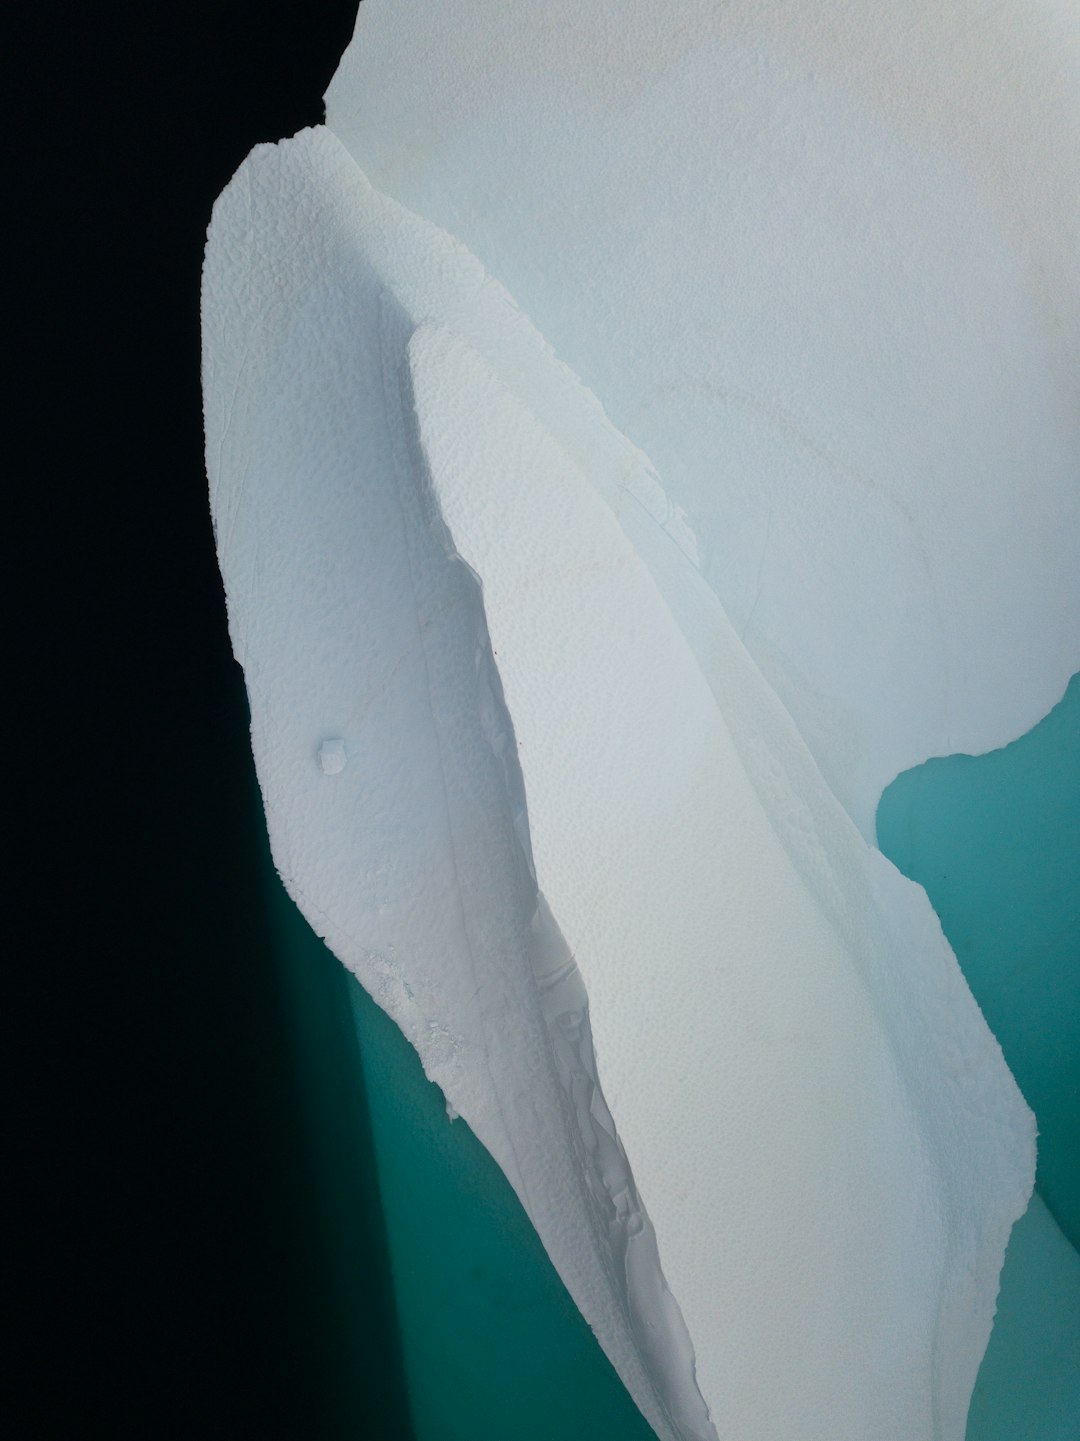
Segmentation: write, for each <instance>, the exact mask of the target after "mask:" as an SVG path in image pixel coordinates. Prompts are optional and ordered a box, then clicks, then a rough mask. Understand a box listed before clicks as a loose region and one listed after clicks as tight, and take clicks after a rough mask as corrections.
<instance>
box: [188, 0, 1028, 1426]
mask: <svg viewBox="0 0 1080 1441" xmlns="http://www.w3.org/2000/svg"><path fill="white" fill-rule="evenodd" d="M365 8H366V6H365ZM373 8H375V9H377V8H378V7H377V6H375V7H373ZM468 8H469V7H467V6H463V5H460V4H458V5H456V6H449V7H447V9H448V11H452V12H454V13H458V12H461V13H464V11H466V10H467V9H468ZM435 13H436V14H437V13H438V12H437V11H436V12H435ZM501 13H502V12H501V11H499V12H492V14H493V16H497V15H501ZM501 26H502V22H501V20H495V21H493V28H494V31H495V32H496V33H498V32H499V31H500V30H501ZM401 107H403V109H401V110H399V115H400V116H402V117H403V114H404V110H407V108H408V102H407V100H402V102H401ZM421 113H422V112H418V114H421ZM402 124H405V120H404V118H402ZM414 138H415V137H414ZM418 143H419V142H418ZM667 214H668V218H669V220H670V221H671V222H672V223H675V222H676V221H677V220H678V218H679V216H678V212H677V210H676V209H674V208H672V209H670V210H669V211H668V212H667ZM203 307H204V311H203V323H204V388H205V396H206V426H207V464H208V471H209V475H210V485H211V503H212V508H213V514H214V523H215V530H216V535H217V540H218V547H219V556H220V562H221V568H222V574H223V577H224V579H225V584H226V591H227V595H228V603H229V616H230V628H231V633H232V638H233V644H234V647H235V650H236V653H237V656H238V658H239V659H240V660H241V662H242V663H243V665H244V669H245V675H246V679H247V684H248V690H249V696H250V701H251V712H252V744H253V749H254V753H255V759H256V764H257V768H258V773H259V779H260V784H261V786H262V789H263V795H264V800H265V804H266V811H267V820H268V826H269V830H270V836H271V843H272V846H273V852H274V859H275V863H276V864H277V866H278V868H279V870H280V872H281V874H282V876H283V878H284V880H285V883H286V885H287V886H288V888H289V890H290V892H291V894H292V895H293V897H294V898H295V899H296V901H297V903H298V904H299V905H300V907H301V909H302V910H303V911H304V913H305V915H306V916H307V917H308V919H309V920H310V921H311V923H312V924H313V925H314V927H315V928H316V930H318V931H319V933H320V934H322V935H324V936H325V937H326V939H327V941H328V943H329V944H330V946H331V947H332V949H333V950H334V951H335V952H336V954H337V955H338V956H339V957H340V958H341V959H342V960H343V961H344V962H345V964H346V965H348V966H349V967H350V968H351V969H352V970H353V971H354V972H355V973H356V974H357V976H358V977H359V978H360V980H361V981H362V983H363V984H364V985H365V986H366V987H367V988H368V989H369V990H370V991H371V993H372V994H373V995H374V996H375V997H376V999H377V1000H379V1002H380V1003H381V1004H382V1005H383V1006H384V1007H385V1008H386V1009H387V1011H388V1012H389V1013H390V1014H391V1015H392V1016H393V1017H394V1019H395V1020H396V1021H397V1023H398V1024H399V1025H400V1026H401V1027H402V1029H403V1031H404V1032H405V1034H406V1035H407V1036H408V1037H409V1039H410V1040H411V1041H412V1043H413V1044H414V1045H415V1046H416V1048H417V1050H418V1051H419V1053H420V1055H421V1058H422V1060H423V1063H424V1066H425V1069H426V1071H427V1073H428V1075H429V1076H431V1077H432V1078H433V1079H434V1080H435V1081H437V1082H438V1084H439V1085H440V1086H441V1087H442V1089H443V1091H444V1093H445V1095H446V1098H447V1103H448V1109H449V1110H451V1111H452V1112H454V1113H457V1114H459V1115H461V1116H462V1117H463V1118H464V1119H465V1120H466V1121H467V1122H468V1123H469V1125H470V1126H471V1127H472V1128H473V1130H474V1131H475V1132H476V1133H477V1135H478V1136H479V1137H480V1138H481V1140H482V1141H483V1142H484V1143H485V1145H486V1146H487V1147H488V1148H489V1150H490V1151H491V1152H492V1154H493V1155H494V1156H495V1158H496V1159H497V1160H498V1162H499V1164H500V1165H501V1166H502V1168H503V1170H504V1171H505V1172H506V1174H507V1176H508V1177H509V1179H510V1181H511V1182H512V1184H513V1185H514V1187H515V1189H516V1190H517V1193H518V1195H519V1196H520V1198H521V1200H522V1202H523V1204H524V1206H525V1207H526V1209H527V1211H528V1213H529V1215H530V1217H531V1218H532V1220H533V1223H534V1224H535V1225H536V1227H537V1230H538V1232H539V1234H540V1236H541V1238H542V1239H543V1242H544V1244H545V1246H546V1248H547V1250H548V1252H549V1254H550V1255H551V1257H552V1260H553V1262H554V1263H555V1265H556V1266H557V1268H558V1269H559V1272H560V1274H561V1275H562V1277H563V1279H564V1281H565V1283H566V1285H567V1287H568V1289H569V1290H570V1292H571V1294H572V1295H573V1297H574V1299H575V1301H576V1303H577V1304H578V1306H579V1307H580V1309H581V1310H582V1312H583V1313H584V1315H585V1316H586V1318H587V1319H588V1320H589V1322H590V1324H591V1325H592V1326H593V1328H594V1330H595V1331H596V1333H597V1335H598V1337H599V1339H600V1341H601V1343H602V1344H603V1346H604V1347H605V1349H606V1351H607V1353H608V1355H609V1356H610V1357H611V1359H612V1361H613V1363H614V1364H615V1366H616V1367H617V1368H618V1370H619V1373H620V1375H621V1376H622V1377H623V1379H624V1381H625V1383H626V1385H627V1387H628V1389H629V1390H630V1392H631V1394H632V1395H633V1396H634V1398H635V1400H636V1401H637V1403H638V1405H639V1406H640V1407H641V1409H642V1411H643V1413H644V1414H645V1416H646V1417H647V1418H648V1420H649V1421H650V1423H651V1424H652V1425H653V1427H654V1429H655V1430H656V1432H657V1434H658V1436H660V1437H661V1438H664V1441H675V1438H682V1441H705V1438H711V1437H713V1436H714V1435H716V1434H719V1435H720V1436H721V1437H724V1438H727V1437H738V1438H739V1441H781V1438H783V1441H790V1438H791V1437H792V1436H798V1437H799V1438H800V1441H819V1438H820V1441H826V1438H827V1441H866V1438H867V1437H868V1436H873V1437H874V1438H875V1441H913V1438H919V1441H922V1438H925V1441H960V1438H961V1437H962V1435H963V1428H964V1418H965V1414H966V1408H967V1402H968V1397H969V1396H970V1392H971V1387H972V1384H973V1381H974V1376H975V1370H976V1368H977V1365H978V1362H979V1359H980V1357H981V1355H982V1351H983V1349H984V1347H985V1344H986V1339H987V1336H988V1334H989V1328H990V1322H991V1318H992V1313H993V1305H994V1297H995V1294H996V1288H997V1276H998V1271H999V1269H1000V1264H1001V1258H1002V1254H1003V1250H1004V1246H1005V1241H1006V1239H1007V1236H1008V1232H1009V1228H1010V1226H1011V1224H1012V1222H1013V1220H1014V1219H1015V1218H1016V1217H1017V1216H1018V1215H1019V1214H1020V1212H1021V1211H1022V1210H1023V1208H1024V1206H1025V1204H1026V1201H1027V1197H1028V1195H1029V1193H1030V1189H1031V1181H1032V1171H1033V1127H1032V1118H1031V1116H1030V1113H1029V1112H1028V1111H1027V1108H1026V1107H1025V1106H1024V1104H1023V1101H1022V1100H1021V1098H1020V1097H1019V1094H1018V1092H1017V1091H1016V1088H1015V1085H1014V1084H1013V1082H1012V1079H1011V1077H1010V1076H1009V1074H1008V1071H1007V1069H1006V1067H1005V1065H1004V1062H1003V1060H1002V1058H1001V1054H1000V1050H999V1048H998V1047H997V1045H996V1043H995V1042H994V1040H993V1038H992V1037H991V1036H990V1034H989V1032H988V1031H987V1029H986V1027H985V1024H984V1022H983V1020H982V1018H981V1016H980V1014H979V1012H978V1009H977V1007H976V1006H975V1003H974V1001H973V1000H972V998H971V996H970V994H969V992H968V991H967V988H966V986H965V984H964V982H963V979H962V977H961V975H960V972H959V970H958V968H957V966H956V963H955V960H954V959H953V957H952V955H951V953H950V952H949V950H948V948H947V946H946V945H945V943H944V941H943V938H942V937H941V933H940V928H939V927H938V925H937V922H936V919H935V917H934V915H933V912H932V911H931V909H930V907H929V904H928V902H927V900H926V897H925V895H924V894H923V892H922V891H921V890H920V889H919V888H917V887H915V886H912V885H910V884H909V883H908V882H906V881H904V880H903V879H902V878H901V877H900V876H899V875H898V874H897V873H896V872H895V870H894V869H893V868H892V867H891V866H890V865H888V863H887V862H885V861H884V860H883V859H882V858H881V857H880V855H878V854H877V853H876V852H875V851H873V850H871V849H870V848H868V847H867V846H866V845H865V843H864V842H863V840H862V839H861V837H860V836H859V834H858V831H857V830H856V829H855V827H854V825H853V824H852V822H851V820H850V819H849V816H848V814H847V812H846V811H845V809H844V808H843V806H841V804H840V803H839V802H838V801H837V799H836V797H835V796H834V794H833V792H832V791H831V790H830V788H829V786H828V785H827V784H826V782H825V780H824V779H823V777H822V774H821V771H820V770H819V768H818V766H817V764H815V760H814V758H813V756H812V755H811V751H810V749H808V748H807V746H806V744H805V743H804V741H803V739H802V738H801V736H800V734H799V732H798V730H797V729H796V726H795V725H794V724H793V722H792V719H791V716H790V715H789V714H788V711H787V710H786V709H785V708H784V706H783V705H782V704H781V702H780V701H779V700H778V699H777V697H776V695H775V694H774V692H773V690H772V689H771V688H770V686H769V684H768V683H767V682H766V680H765V679H763V677H762V675H761V673H760V671H759V669H758V668H757V666H756V665H755V663H754V661H753V660H752V659H751V657H750V655H749V654H748V653H747V651H746V649H745V648H744V646H743V644H742V642H741V640H740V638H739V635H738V633H737V630H736V628H735V627H733V626H732V624H731V623H730V622H729V620H728V618H727V616H726V614H725V612H724V609H723V607H722V606H721V604H720V602H719V600H718V599H717V597H716V595H715V593H714V592H713V591H712V590H711V589H710V587H709V585H707V584H706V582H705V580H704V579H703V578H702V574H701V570H700V569H699V563H700V564H703V565H705V566H706V568H708V560H707V556H705V555H703V554H702V553H701V552H700V551H699V549H698V546H697V543H696V542H695V539H694V529H695V527H694V526H692V525H691V524H689V523H688V520H687V517H686V516H685V514H684V513H683V512H682V511H681V510H680V509H679V507H678V506H677V505H675V504H674V503H672V502H671V501H669V499H668V497H667V494H666V490H665V487H664V486H662V485H661V482H660V480H659V479H658V478H657V476H656V475H655V474H654V473H653V471H652V469H651V467H650V465H649V462H648V460H647V459H646V458H645V456H644V455H643V453H642V452H641V451H640V450H638V449H637V448H636V447H635V446H634V445H633V444H631V443H630V442H629V441H628V440H627V439H626V438H625V437H624V436H623V435H622V434H620V433H619V431H618V430H616V429H615V428H614V427H613V426H612V425H611V424H610V423H609V421H608V420H607V419H606V417H605V415H604V412H603V411H602V410H601V407H600V406H599V404H598V403H597V401H596V399H595V398H594V397H593V396H592V395H591V394H590V393H589V392H588V391H587V390H585V389H584V388H583V386H582V385H581V384H580V383H579V382H578V381H577V380H576V379H575V377H574V376H573V375H572V374H571V373H570V371H569V370H567V368H566V367H565V366H564V365H563V364H562V363H561V362H560V361H558V360H556V359H555V357H554V355H553V353H552V351H551V349H550V348H549V346H548V345H547V343H546V342H545V340H544V339H542V338H541V336H540V335H539V334H538V333H537V331H536V330H534V329H533V327H532V325H531V324H530V323H529V321H527V320H526V319H525V318H524V317H523V316H522V315H521V314H520V313H519V312H518V311H517V310H516V308H515V305H514V302H513V301H512V300H511V298H510V296H509V295H508V294H507V292H506V291H505V290H504V289H503V288H502V287H501V285H499V284H498V283H497V282H496V281H495V280H493V279H492V278H490V277H489V276H488V275H486V274H485V272H484V270H483V268H482V267H481V265H480V263H479V262H478V261H477V260H476V259H475V258H474V257H473V256H472V255H471V254H470V253H469V252H468V251H466V250H465V249H464V248H463V247H462V245H461V244H460V243H458V242H457V241H456V240H454V239H453V238H451V237H450V236H449V235H447V234H446V233H444V232H442V231H440V230H439V229H437V228H436V227H435V226H433V225H432V224H430V223H429V222H427V221H426V220H424V219H421V218H420V217H418V216H416V215H415V214H412V213H410V211H408V210H406V209H404V208H403V207H402V206H401V205H399V204H397V203H396V202H395V201H393V200H391V199H389V198H387V197H386V196H385V195H383V194H382V193H380V192H379V191H378V190H375V189H373V188H372V186H371V185H370V184H369V183H368V181H367V179H366V178H365V177H364V175H363V174H362V173H361V171H360V170H359V169H358V168H357V166H356V164H355V162H354V161H353V159H352V158H351V157H350V155H349V154H348V152H347V151H346V150H345V148H344V147H343V145H342V144H341V143H340V142H339V141H338V140H337V139H336V138H335V137H334V136H333V135H332V134H331V133H329V132H328V131H327V130H325V129H319V130H314V131H308V132H305V133H304V134H302V135H301V136H298V137H297V138H296V139H294V140H292V141H289V142H285V143H283V144H281V145H279V146H263V147H260V148H259V149H258V150H256V151H255V152H254V153H253V155H252V156H251V157H250V158H249V159H248V161H247V162H245V164H244V166H243V167H242V168H241V170H240V171H239V172H238V174H237V176H236V177H235V178H234V180H233V181H232V182H231V184H230V186H229V187H228V189H227V190H226V192H225V193H224V195H223V196H222V197H221V199H220V200H219V202H218V205H217V207H216V209H215V213H214V220H213V224H212V226H211V231H210V237H209V244H208V253H207V264H206V271H205V278H204V299H203ZM666 479H667V477H666V476H665V477H664V480H665V481H666ZM766 524H767V525H768V524H769V523H768V522H767V523H766ZM814 534H815V531H814V527H813V525H812V524H811V522H810V520H809V519H808V520H807V522H806V529H805V535H806V537H807V539H808V540H809V539H811V538H812V537H813V536H814ZM710 543H711V542H710ZM823 543H824V542H823ZM883 544H884V542H883ZM710 574H711V571H710ZM814 598H815V593H814V592H808V593H807V604H808V605H811V604H812V602H813V600H814ZM863 619H864V621H865V623H866V625H867V627H868V628H869V629H872V628H873V625H876V623H877V613H876V612H875V614H874V617H873V621H871V618H870V617H869V616H864V617H863ZM894 638H895V637H893V636H892V633H891V632H888V630H887V628H886V633H885V639H884V640H883V642H882V643H883V644H889V643H891V641H892V639H894ZM313 755H314V756H317V757H318V761H319V763H318V764H317V765H313V764H312V757H313ZM346 758H347V762H348V764H347V765H346V764H345V762H346ZM328 776H332V777H333V780H332V782H331V781H328V779H327V777H328ZM586 985H587V987H588V994H587V995H586V990H585V987H586ZM594 1040H595V1051H594ZM601 1083H602V1090H601ZM654 1226H655V1231H654ZM695 1368H696V1369H695ZM702 1398H703V1399H702ZM706 1406H707V1407H708V1408H709V1410H710V1411H711V1417H712V1420H711V1422H710V1420H709V1419H708V1415H707V1412H706Z"/></svg>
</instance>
